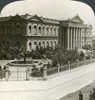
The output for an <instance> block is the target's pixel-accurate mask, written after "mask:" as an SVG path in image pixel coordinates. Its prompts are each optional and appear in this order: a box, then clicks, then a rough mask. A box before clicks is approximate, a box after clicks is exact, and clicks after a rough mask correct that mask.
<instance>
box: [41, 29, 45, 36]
mask: <svg viewBox="0 0 95 100" xmlns="http://www.w3.org/2000/svg"><path fill="white" fill-rule="evenodd" d="M44 31H45V28H44V27H43V28H42V34H43V35H44Z"/></svg>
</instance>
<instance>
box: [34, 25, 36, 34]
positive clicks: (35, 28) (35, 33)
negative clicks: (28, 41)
mask: <svg viewBox="0 0 95 100" xmlns="http://www.w3.org/2000/svg"><path fill="white" fill-rule="evenodd" d="M34 35H37V26H34Z"/></svg>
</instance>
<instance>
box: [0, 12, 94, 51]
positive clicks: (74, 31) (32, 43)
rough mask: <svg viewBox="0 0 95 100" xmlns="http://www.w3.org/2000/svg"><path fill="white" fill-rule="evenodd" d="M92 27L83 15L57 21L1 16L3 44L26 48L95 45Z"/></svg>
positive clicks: (27, 16) (71, 47) (69, 47)
mask: <svg viewBox="0 0 95 100" xmlns="http://www.w3.org/2000/svg"><path fill="white" fill-rule="evenodd" d="M91 35H92V26H90V25H89V26H87V25H84V24H83V21H82V20H81V19H80V17H79V16H75V17H74V18H72V19H68V20H63V21H61V20H54V19H49V18H43V17H39V16H37V15H34V16H32V15H28V14H25V15H18V14H17V15H15V16H9V17H1V18H0V43H1V44H3V45H10V46H12V47H15V46H16V45H18V44H19V45H23V51H24V52H27V51H31V50H36V48H37V47H38V48H39V49H40V48H52V49H55V48H56V46H57V45H60V46H61V47H63V48H66V49H75V48H78V49H80V48H82V45H84V44H86V43H88V44H91V38H90V37H91Z"/></svg>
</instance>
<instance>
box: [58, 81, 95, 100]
mask: <svg viewBox="0 0 95 100" xmlns="http://www.w3.org/2000/svg"><path fill="white" fill-rule="evenodd" d="M93 88H95V81H94V82H93V83H91V84H89V85H87V86H86V87H84V88H82V89H80V90H78V91H77V92H74V93H70V94H68V95H66V96H65V97H63V98H61V99H60V100H79V92H80V91H82V93H83V98H84V100H89V92H90V91H93Z"/></svg>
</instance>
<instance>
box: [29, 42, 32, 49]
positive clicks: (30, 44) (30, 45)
mask: <svg viewBox="0 0 95 100" xmlns="http://www.w3.org/2000/svg"><path fill="white" fill-rule="evenodd" d="M29 47H30V50H31V48H32V43H31V42H29Z"/></svg>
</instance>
